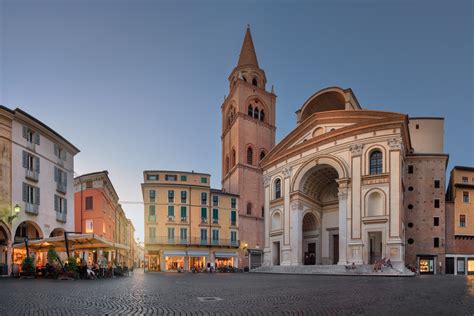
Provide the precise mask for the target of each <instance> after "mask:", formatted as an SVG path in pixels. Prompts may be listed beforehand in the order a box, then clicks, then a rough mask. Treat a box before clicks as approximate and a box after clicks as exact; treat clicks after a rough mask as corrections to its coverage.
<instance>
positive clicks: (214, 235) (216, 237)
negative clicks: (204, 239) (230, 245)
mask: <svg viewBox="0 0 474 316" xmlns="http://www.w3.org/2000/svg"><path fill="white" fill-rule="evenodd" d="M218 243H219V230H217V229H213V230H212V244H213V245H216V244H218Z"/></svg>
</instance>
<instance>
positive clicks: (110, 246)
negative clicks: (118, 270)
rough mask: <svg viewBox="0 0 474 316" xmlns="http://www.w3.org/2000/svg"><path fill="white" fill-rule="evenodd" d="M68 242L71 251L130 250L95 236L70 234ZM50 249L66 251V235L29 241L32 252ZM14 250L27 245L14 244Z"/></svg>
mask: <svg viewBox="0 0 474 316" xmlns="http://www.w3.org/2000/svg"><path fill="white" fill-rule="evenodd" d="M67 240H68V245H69V250H70V251H74V250H92V249H98V248H100V249H103V250H114V249H117V248H121V249H129V248H128V246H125V245H121V244H114V243H111V242H109V241H107V240H105V239H104V238H102V237H99V236H97V235H95V234H68V235H67ZM50 247H53V248H54V249H55V250H56V251H66V245H65V243H64V235H62V236H57V237H49V238H45V239H39V240H30V241H28V248H29V249H30V250H35V251H47V250H48V249H49V248H50ZM124 247H125V248H124ZM13 248H16V249H25V248H26V246H25V243H24V242H22V243H17V244H14V245H13Z"/></svg>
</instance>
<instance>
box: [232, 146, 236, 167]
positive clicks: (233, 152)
mask: <svg viewBox="0 0 474 316" xmlns="http://www.w3.org/2000/svg"><path fill="white" fill-rule="evenodd" d="M235 163H236V161H235V149H232V167H233V166H235Z"/></svg>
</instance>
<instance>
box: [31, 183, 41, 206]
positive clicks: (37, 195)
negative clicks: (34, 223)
mask: <svg viewBox="0 0 474 316" xmlns="http://www.w3.org/2000/svg"><path fill="white" fill-rule="evenodd" d="M33 189H34V191H35V196H34V204H36V205H40V188H37V187H35V188H33Z"/></svg>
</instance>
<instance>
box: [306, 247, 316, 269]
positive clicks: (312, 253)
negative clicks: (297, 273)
mask: <svg viewBox="0 0 474 316" xmlns="http://www.w3.org/2000/svg"><path fill="white" fill-rule="evenodd" d="M307 249H308V251H306V252H305V253H304V264H305V265H315V264H316V243H315V242H310V243H308V248H307Z"/></svg>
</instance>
